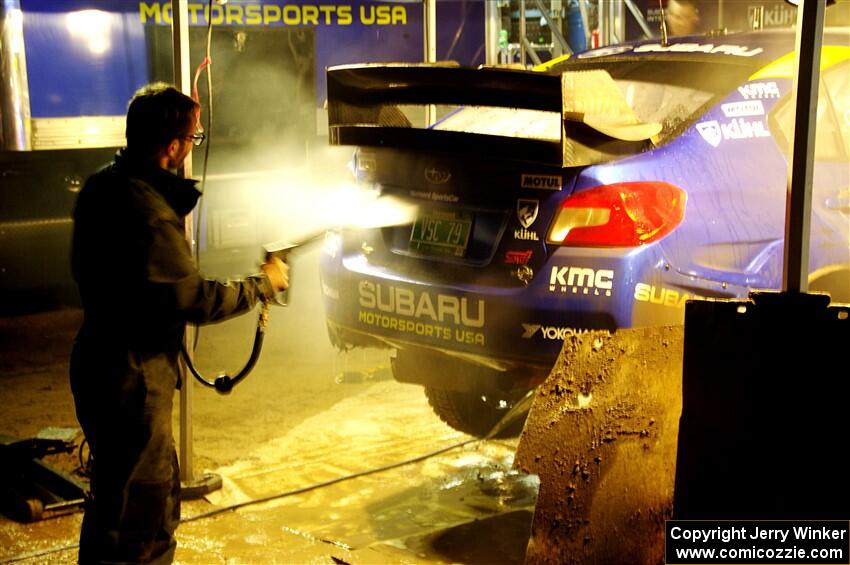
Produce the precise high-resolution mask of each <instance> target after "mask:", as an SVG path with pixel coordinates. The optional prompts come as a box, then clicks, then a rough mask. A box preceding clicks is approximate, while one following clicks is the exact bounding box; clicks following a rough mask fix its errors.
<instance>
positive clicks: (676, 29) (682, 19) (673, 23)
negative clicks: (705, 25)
mask: <svg viewBox="0 0 850 565" xmlns="http://www.w3.org/2000/svg"><path fill="white" fill-rule="evenodd" d="M666 15H667V33H669V34H670V35H692V34H694V33H696V32H697V26H698V25H699V8H697V6H696V3H695V1H694V0H667V14H666Z"/></svg>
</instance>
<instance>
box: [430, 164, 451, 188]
mask: <svg viewBox="0 0 850 565" xmlns="http://www.w3.org/2000/svg"><path fill="white" fill-rule="evenodd" d="M450 178H452V173H451V171H449V170H448V169H446V168H443V167H435V166H431V167H425V180H426V181H428V182H429V183H431V184H446V183H447V182H449V179H450Z"/></svg>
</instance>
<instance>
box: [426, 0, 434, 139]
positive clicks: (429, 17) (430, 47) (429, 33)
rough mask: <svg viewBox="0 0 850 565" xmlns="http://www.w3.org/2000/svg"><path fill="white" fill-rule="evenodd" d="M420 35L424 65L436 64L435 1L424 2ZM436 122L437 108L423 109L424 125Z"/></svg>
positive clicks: (431, 106)
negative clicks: (422, 38) (422, 44)
mask: <svg viewBox="0 0 850 565" xmlns="http://www.w3.org/2000/svg"><path fill="white" fill-rule="evenodd" d="M422 9H423V12H424V13H423V18H422V21H423V26H424V29H423V31H422V35H423V37H424V41H425V53H424V57H423V58H424V60H425V62H426V63H436V62H437V0H424V1H423V3H422ZM435 121H437V107H436V106H434V105H433V104H429V105H428V106H427V107H426V109H425V125H427V126H430V125H431V124H433V123H434V122H435Z"/></svg>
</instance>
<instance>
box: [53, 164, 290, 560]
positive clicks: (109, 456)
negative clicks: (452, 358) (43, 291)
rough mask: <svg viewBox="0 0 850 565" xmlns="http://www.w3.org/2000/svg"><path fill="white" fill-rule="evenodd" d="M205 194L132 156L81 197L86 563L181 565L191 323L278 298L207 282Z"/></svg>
mask: <svg viewBox="0 0 850 565" xmlns="http://www.w3.org/2000/svg"><path fill="white" fill-rule="evenodd" d="M198 197H199V192H198V191H197V189H196V188H195V183H194V181H192V180H189V179H184V178H182V177H178V176H176V175H174V174H172V173H170V172H168V171H166V170H163V169H161V168H159V167H157V166H156V165H155V164H144V163H140V162H137V161H135V160H134V159H133V158H132V157H131V155H130V154H129V153H128V152H127V151H126V150H122V151H119V152H118V154H117V155H116V158H115V161H114V162H113V163H111V164H110V165H109V166H107V167H106V168H104V169H102V170H101V171H99V172H97V173H95V174H94V175H92V176H91V177H90V178H89V180H88V181H87V182H86V184H85V186H84V187H83V189H82V191H81V192H80V195H79V198H78V199H77V204H76V209H75V210H74V239H73V251H72V267H73V274H74V279H75V280H76V282H77V286H78V287H79V290H80V296H81V299H82V304H83V311H84V319H83V325H82V327H81V328H80V331H79V333H78V335H77V339H76V342H75V343H74V349H73V352H72V354H71V368H70V376H71V390H72V392H73V394H74V402H75V405H76V410H77V419H78V420H79V422H80V425H81V426H82V428H83V432H84V433H85V436H86V439H87V440H88V443H89V446H90V448H91V452H92V454H93V456H94V469H93V477H92V494H93V502H92V504H90V505H89V506H88V507H87V508H86V512H85V516H84V517H83V525H82V531H81V533H80V556H79V558H80V562H81V563H98V562H109V563H115V562H119V563H170V562H171V561H172V560H173V557H174V549H175V547H176V542H175V541H174V536H173V534H174V530H175V528H176V526H177V523H178V521H179V518H180V503H179V494H180V481H179V475H178V468H177V456H176V452H175V449H174V440H173V437H172V426H171V405H172V398H173V394H174V389H175V386H177V384H178V365H177V357H178V352H179V351H180V346H181V341H182V338H183V330H184V326H185V323H186V322H193V323H199V324H201V323H205V322H211V321H215V320H223V319H225V318H227V317H228V316H231V315H234V314H238V313H241V312H245V311H247V310H249V309H251V308H252V307H253V306H254V305H255V304H256V303H257V301H259V300H261V299H263V298H265V297H272V296H273V295H274V290H273V288H272V286H271V283H270V281H269V280H268V278H267V277H266V276H265V275H259V276H256V277H249V278H247V279H246V280H243V281H236V282H230V283H226V284H225V283H219V282H216V281H212V280H207V279H205V278H203V277H202V276H201V275H200V273H199V272H198V270H197V267H196V266H195V263H194V261H193V258H192V255H191V251H190V248H189V245H188V243H187V242H186V240H185V235H184V227H183V220H184V217H185V215H186V214H188V213H189V212H190V211H191V210H192V209H193V208H194V206H195V204H196V202H197V200H198ZM190 385H191V383H185V384H184V385H183V386H190Z"/></svg>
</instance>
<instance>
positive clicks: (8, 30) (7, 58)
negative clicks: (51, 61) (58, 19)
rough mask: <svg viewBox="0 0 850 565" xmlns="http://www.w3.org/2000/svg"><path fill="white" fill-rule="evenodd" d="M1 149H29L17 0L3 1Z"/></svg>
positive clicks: (0, 27)
mask: <svg viewBox="0 0 850 565" xmlns="http://www.w3.org/2000/svg"><path fill="white" fill-rule="evenodd" d="M0 69H3V73H2V74H3V77H2V80H0V149H6V150H13V151H29V150H30V149H32V141H31V137H30V117H31V116H30V96H29V92H30V91H29V84H28V83H27V63H26V57H25V52H24V15H23V13H22V12H21V3H20V2H19V1H18V0H0Z"/></svg>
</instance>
